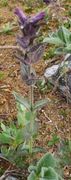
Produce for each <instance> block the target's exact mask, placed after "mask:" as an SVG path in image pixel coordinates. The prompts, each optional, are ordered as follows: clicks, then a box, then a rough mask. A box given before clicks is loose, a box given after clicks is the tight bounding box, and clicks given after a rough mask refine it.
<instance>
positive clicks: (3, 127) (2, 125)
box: [1, 123, 6, 131]
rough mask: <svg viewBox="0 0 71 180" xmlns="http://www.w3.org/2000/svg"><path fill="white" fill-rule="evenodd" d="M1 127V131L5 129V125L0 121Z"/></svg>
mask: <svg viewBox="0 0 71 180" xmlns="http://www.w3.org/2000/svg"><path fill="white" fill-rule="evenodd" d="M1 128H2V130H3V131H6V126H5V125H4V124H3V123H1Z"/></svg>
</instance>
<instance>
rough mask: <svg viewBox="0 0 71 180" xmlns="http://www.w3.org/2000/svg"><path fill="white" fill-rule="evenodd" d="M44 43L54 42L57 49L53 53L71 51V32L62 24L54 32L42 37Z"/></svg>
mask: <svg viewBox="0 0 71 180" xmlns="http://www.w3.org/2000/svg"><path fill="white" fill-rule="evenodd" d="M43 42H44V43H49V44H55V45H56V46H57V47H59V48H57V50H56V52H55V53H57V54H62V53H65V54H66V53H71V32H70V31H69V30H68V29H67V28H66V27H64V26H62V27H60V28H59V30H58V31H57V32H56V33H52V34H51V35H50V36H49V37H46V38H44V41H43Z"/></svg>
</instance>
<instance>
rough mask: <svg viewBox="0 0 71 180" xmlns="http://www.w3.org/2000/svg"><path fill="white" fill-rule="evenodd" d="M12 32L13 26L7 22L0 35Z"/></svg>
mask: <svg viewBox="0 0 71 180" xmlns="http://www.w3.org/2000/svg"><path fill="white" fill-rule="evenodd" d="M12 30H13V24H11V23H10V22H8V23H6V24H5V25H3V27H2V29H1V30H0V34H2V33H4V34H11V33H12Z"/></svg>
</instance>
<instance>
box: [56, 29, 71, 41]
mask: <svg viewBox="0 0 71 180" xmlns="http://www.w3.org/2000/svg"><path fill="white" fill-rule="evenodd" d="M70 34H71V33H70V32H69V30H68V29H67V28H65V27H64V26H62V27H61V28H60V29H59V30H58V36H59V38H60V39H61V40H62V41H63V42H64V43H68V42H69V36H70Z"/></svg>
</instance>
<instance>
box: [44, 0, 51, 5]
mask: <svg viewBox="0 0 71 180" xmlns="http://www.w3.org/2000/svg"><path fill="white" fill-rule="evenodd" d="M51 1H52V0H43V2H45V3H46V4H47V5H48V4H50V3H51Z"/></svg>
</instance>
